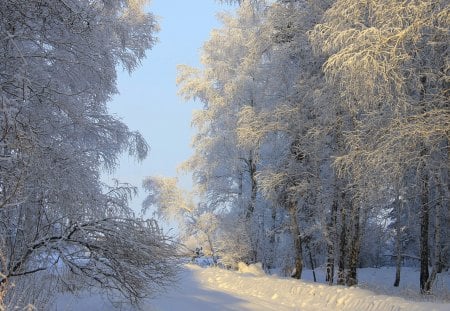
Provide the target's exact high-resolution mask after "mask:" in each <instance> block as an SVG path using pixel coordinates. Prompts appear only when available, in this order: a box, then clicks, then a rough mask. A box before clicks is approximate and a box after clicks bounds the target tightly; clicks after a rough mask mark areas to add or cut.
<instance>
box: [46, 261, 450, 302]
mask: <svg viewBox="0 0 450 311" xmlns="http://www.w3.org/2000/svg"><path fill="white" fill-rule="evenodd" d="M249 271H251V269H250V270H249ZM254 272H255V273H254V274H252V273H239V272H234V271H227V270H223V269H218V268H201V267H199V266H195V265H185V266H184V267H183V271H182V272H181V274H180V280H179V282H178V283H177V285H176V286H175V287H174V288H171V289H169V291H168V292H167V293H163V294H161V295H160V296H159V297H157V298H155V299H153V300H149V301H147V302H146V303H145V304H144V306H143V310H149V311H178V310H180V311H203V310H205V311H210V310H211V311H219V310H220V311H230V310H242V311H265V310H267V311H270V310H276V311H285V310H290V311H294V310H299V311H322V310H336V311H379V310H380V311H387V310H389V311H422V310H423V311H449V310H450V304H437V303H425V302H414V301H408V300H405V299H402V298H399V297H393V296H386V295H377V294H375V293H373V292H371V291H368V290H364V289H360V288H348V287H341V286H331V287H330V286H327V285H324V284H318V283H312V282H308V281H306V282H305V281H299V280H294V279H289V278H278V277H274V276H266V275H262V274H261V273H258V271H257V270H255V271H254ZM53 310H58V311H69V310H71V311H103V310H111V311H112V310H119V309H114V308H113V307H112V306H111V305H110V304H109V303H108V302H105V301H103V300H101V299H100V298H99V297H98V296H90V297H88V296H84V295H83V297H77V298H74V297H73V296H72V297H69V296H64V295H63V296H60V297H59V298H58V303H57V305H56V308H55V309H53ZM120 310H127V311H128V310H133V309H130V308H122V309H120Z"/></svg>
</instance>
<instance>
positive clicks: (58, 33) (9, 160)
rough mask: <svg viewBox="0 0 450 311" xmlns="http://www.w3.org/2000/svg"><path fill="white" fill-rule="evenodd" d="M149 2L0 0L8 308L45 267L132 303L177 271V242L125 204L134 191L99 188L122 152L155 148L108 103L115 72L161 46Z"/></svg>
mask: <svg viewBox="0 0 450 311" xmlns="http://www.w3.org/2000/svg"><path fill="white" fill-rule="evenodd" d="M144 4H145V1H139V0H114V1H102V0H98V1H97V0H95V1H77V0H69V1H33V0H32V1H0V16H1V20H0V36H1V41H2V44H1V47H0V49H1V56H0V63H1V66H0V97H1V107H0V110H1V114H0V147H1V148H0V214H1V216H0V218H1V219H2V221H1V225H0V232H1V234H0V236H1V238H0V239H1V241H0V245H1V246H0V257H1V258H2V260H1V261H0V272H1V274H0V283H1V291H2V293H6V294H5V295H6V296H4V300H5V302H8V303H9V304H11V305H12V306H14V303H15V302H14V301H12V299H14V297H16V296H14V295H13V294H11V295H10V294H9V290H10V289H11V288H13V287H14V285H15V284H16V285H17V284H19V283H20V282H22V283H23V282H25V283H26V282H27V280H28V279H27V278H28V276H31V275H32V274H33V273H37V272H38V271H41V270H55V269H56V270H58V271H59V269H60V268H61V267H62V266H63V267H64V268H66V269H67V270H66V271H67V272H68V273H69V274H73V275H78V276H80V277H82V280H83V281H84V283H85V284H88V285H98V286H99V287H102V288H104V289H111V290H118V291H119V292H122V293H123V294H124V295H125V297H126V298H129V299H130V300H131V301H136V300H137V299H138V298H140V297H141V296H143V295H145V294H146V293H149V292H151V291H152V288H153V287H154V286H156V287H157V286H159V285H164V284H165V282H166V280H168V279H166V278H165V276H164V274H166V273H167V276H168V277H169V278H170V276H171V275H173V270H172V267H171V265H172V255H171V254H172V246H171V242H170V240H169V239H168V238H167V237H165V236H164V235H162V234H160V233H159V231H158V230H156V227H155V224H153V223H152V224H151V225H149V224H147V223H146V222H144V221H142V220H139V219H135V218H134V216H133V214H132V213H131V211H130V210H129V208H128V203H127V202H128V201H127V200H128V199H127V198H128V197H129V195H132V194H133V192H134V188H133V187H130V186H126V185H117V186H113V187H112V188H110V187H108V186H105V185H103V184H102V183H101V181H100V172H101V170H113V169H114V168H115V167H116V165H117V160H118V157H119V155H120V154H121V153H122V152H129V154H130V155H132V156H135V157H136V158H137V159H143V158H144V157H145V156H146V154H147V151H148V146H147V143H146V142H145V140H144V139H143V138H142V137H141V135H140V134H139V133H137V132H133V131H131V130H130V129H128V127H127V126H126V125H125V124H123V123H122V122H121V121H120V120H118V119H117V118H115V117H113V116H111V115H109V114H108V111H107V107H106V104H107V101H108V100H109V99H111V97H112V96H113V95H114V94H115V93H117V89H116V80H117V79H116V70H117V69H118V66H122V67H123V68H124V69H125V70H127V71H129V72H131V71H132V70H133V69H135V68H136V67H137V66H138V65H139V62H140V60H141V59H142V58H143V57H144V56H145V52H146V50H148V49H149V48H151V47H152V45H153V44H154V42H155V38H154V33H155V31H156V30H157V25H156V24H155V20H154V18H153V16H152V15H151V14H147V13H144V11H143V5H144ZM127 196H128V197H127ZM125 232H127V233H126V234H125ZM130 249H133V251H132V252H131V253H128V251H129V250H130ZM156 266H159V267H160V269H155V267H156ZM155 273H156V274H155ZM161 273H162V274H161ZM60 279H61V280H63V279H64V278H63V276H61V278H60ZM35 285H36V286H38V284H35ZM17 288H18V286H17ZM2 295H3V294H2ZM28 302H31V301H25V303H28Z"/></svg>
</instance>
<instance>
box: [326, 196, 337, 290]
mask: <svg viewBox="0 0 450 311" xmlns="http://www.w3.org/2000/svg"><path fill="white" fill-rule="evenodd" d="M337 208H338V204H337V201H334V202H333V204H332V206H331V215H330V221H329V222H328V224H327V232H328V244H327V271H326V276H325V281H326V282H327V283H328V284H329V285H332V284H333V281H334V256H335V255H334V252H335V247H334V243H335V242H336V223H337Z"/></svg>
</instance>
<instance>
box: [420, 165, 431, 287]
mask: <svg viewBox="0 0 450 311" xmlns="http://www.w3.org/2000/svg"><path fill="white" fill-rule="evenodd" d="M423 171H424V173H423V175H422V180H421V195H420V200H421V209H422V210H421V219H420V292H421V293H422V294H427V293H429V292H430V287H429V285H430V284H429V283H428V282H427V281H428V278H429V277H430V275H429V271H428V257H429V245H428V231H429V218H430V207H429V198H428V197H429V193H428V190H429V189H428V174H426V173H425V168H424V170H423Z"/></svg>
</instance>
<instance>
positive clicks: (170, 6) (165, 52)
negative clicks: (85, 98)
mask: <svg viewBox="0 0 450 311" xmlns="http://www.w3.org/2000/svg"><path fill="white" fill-rule="evenodd" d="M226 9H228V10H229V9H230V7H229V6H227V5H224V4H220V3H218V2H216V1H215V0H190V1H187V0H152V1H151V2H150V5H149V6H148V10H149V11H151V12H152V13H153V14H155V15H156V16H157V17H158V21H159V25H160V28H161V30H160V32H159V33H158V34H157V36H158V39H159V42H158V43H157V44H156V45H155V46H154V48H153V49H152V50H150V51H149V52H148V53H147V58H146V59H145V60H144V61H143V62H142V65H141V67H140V68H138V69H137V70H136V71H134V72H133V73H132V74H131V75H129V74H128V73H120V74H119V79H118V88H119V92H120V94H119V95H117V96H116V97H115V98H114V99H113V101H112V102H111V103H110V104H109V109H110V112H111V113H112V114H115V115H117V116H119V117H120V118H121V119H122V120H123V121H124V122H125V123H126V124H127V125H128V127H129V128H130V129H131V130H138V131H139V132H140V133H141V134H142V135H143V136H144V137H145V139H146V140H147V142H148V143H149V145H150V147H151V151H150V154H149V156H148V157H147V159H146V160H144V161H143V162H141V163H137V162H136V161H135V160H133V159H130V158H128V157H127V156H123V157H122V160H121V165H120V168H119V169H118V170H117V171H116V172H115V173H114V174H113V175H112V176H110V177H114V178H117V179H119V180H120V181H122V182H129V183H131V184H133V185H135V186H139V187H140V186H141V184H142V180H143V179H144V178H145V177H146V176H156V175H162V176H175V175H176V168H177V166H178V165H179V164H180V163H181V162H182V161H184V160H185V159H187V158H188V157H189V156H190V154H191V153H192V150H191V149H190V142H191V137H192V135H193V133H194V131H193V129H191V126H190V123H191V114H192V111H193V110H194V109H199V108H200V107H201V105H200V104H199V103H193V102H184V101H183V100H182V99H181V98H180V97H179V96H177V86H176V84H175V79H176V66H177V65H178V64H188V65H191V66H196V67H198V66H200V63H199V59H200V49H201V47H202V45H203V43H204V42H205V41H206V40H207V39H208V37H209V34H210V31H211V30H212V29H213V28H218V27H220V24H219V22H218V21H217V19H216V14H217V12H219V11H223V10H226ZM191 184H192V183H191V177H190V176H185V177H184V178H182V179H181V185H182V187H184V188H187V189H189V188H190V187H191ZM139 193H140V194H139V196H138V197H137V198H136V199H135V200H133V202H132V207H133V208H134V209H135V210H137V211H139V210H140V206H141V203H142V201H143V198H144V197H145V193H144V191H143V190H142V189H141V188H139Z"/></svg>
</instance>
